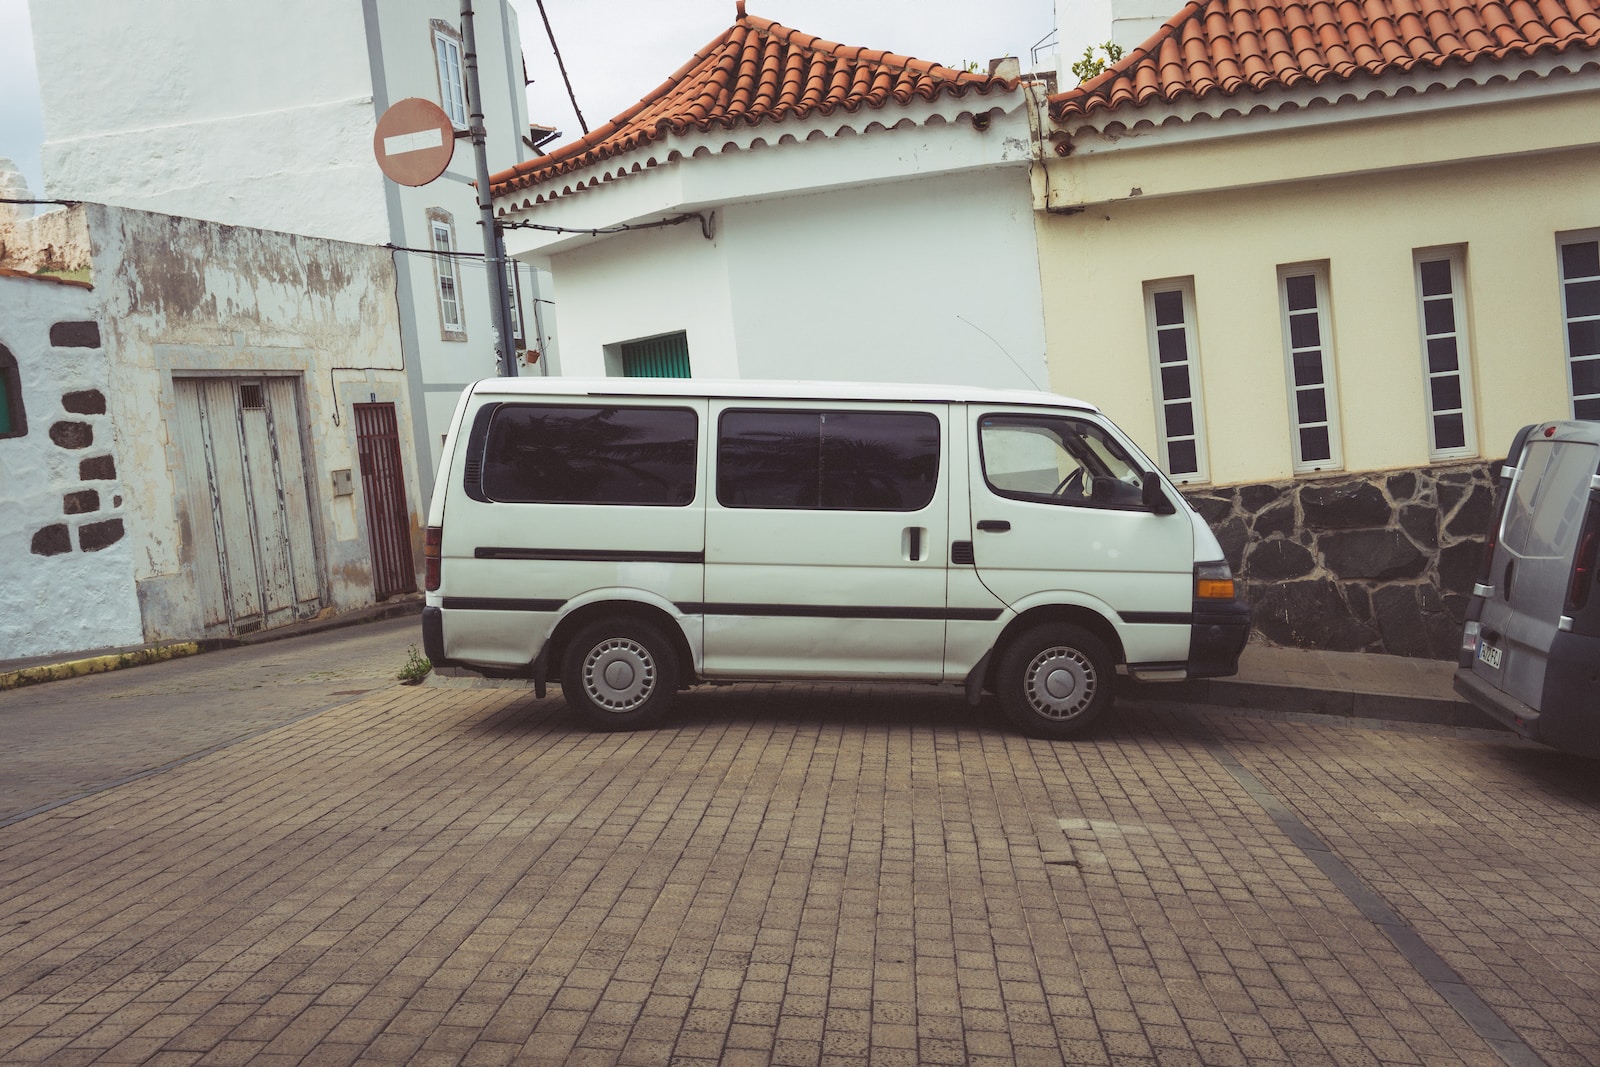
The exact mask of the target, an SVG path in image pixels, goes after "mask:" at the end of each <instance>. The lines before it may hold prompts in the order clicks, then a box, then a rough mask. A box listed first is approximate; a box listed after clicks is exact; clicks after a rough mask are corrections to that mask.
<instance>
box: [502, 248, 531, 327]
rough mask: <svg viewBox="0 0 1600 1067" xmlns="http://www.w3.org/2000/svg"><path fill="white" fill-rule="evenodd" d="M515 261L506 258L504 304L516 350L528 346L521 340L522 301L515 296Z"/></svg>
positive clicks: (516, 279)
mask: <svg viewBox="0 0 1600 1067" xmlns="http://www.w3.org/2000/svg"><path fill="white" fill-rule="evenodd" d="M518 280H519V279H518V278H517V261H516V260H515V259H512V258H511V257H510V256H507V257H506V303H507V305H508V306H509V308H510V310H511V339H512V340H513V341H515V342H516V347H517V348H518V349H524V348H527V347H528V346H527V345H526V344H524V343H523V340H522V300H521V298H520V297H519V296H518V295H517V282H518Z"/></svg>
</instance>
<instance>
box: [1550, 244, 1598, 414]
mask: <svg viewBox="0 0 1600 1067" xmlns="http://www.w3.org/2000/svg"><path fill="white" fill-rule="evenodd" d="M1584 244H1594V245H1600V230H1577V231H1574V232H1572V233H1558V234H1556V284H1557V285H1559V286H1560V287H1561V350H1562V352H1563V354H1565V356H1566V366H1565V367H1564V373H1565V375H1566V380H1567V383H1566V392H1567V414H1568V415H1569V416H1570V417H1571V418H1574V419H1581V418H1585V417H1587V418H1589V419H1594V418H1596V417H1597V413H1596V411H1594V410H1593V409H1595V408H1600V393H1579V392H1578V391H1577V389H1576V388H1575V385H1576V383H1575V382H1574V381H1573V375H1572V372H1573V370H1574V368H1575V367H1576V366H1577V365H1578V364H1579V363H1583V364H1585V365H1589V364H1593V363H1596V362H1600V355H1592V354H1589V353H1585V354H1583V355H1580V356H1575V355H1573V352H1572V327H1573V325H1574V324H1577V323H1584V324H1588V323H1600V315H1574V314H1573V313H1572V309H1571V307H1570V306H1569V305H1568V296H1569V295H1570V294H1569V288H1568V287H1569V286H1570V285H1573V284H1586V283H1591V282H1595V281H1600V276H1591V275H1587V274H1580V275H1577V276H1575V277H1571V278H1569V277H1567V264H1566V256H1565V252H1564V250H1565V249H1566V248H1567V247H1568V246H1569V245H1584ZM1597 254H1600V249H1597ZM1595 328H1596V329H1600V326H1596V327H1595ZM1580 403H1582V404H1583V406H1584V411H1585V415H1580V414H1578V406H1579V404H1580Z"/></svg>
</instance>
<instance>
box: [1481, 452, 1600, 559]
mask: <svg viewBox="0 0 1600 1067" xmlns="http://www.w3.org/2000/svg"><path fill="white" fill-rule="evenodd" d="M1597 460H1600V449H1596V448H1595V447H1594V446H1593V445H1586V444H1581V443H1577V442H1562V443H1560V444H1559V445H1558V444H1557V443H1555V442H1552V441H1530V442H1528V445H1527V448H1526V450H1525V451H1524V453H1523V458H1522V469H1521V471H1520V472H1519V473H1518V474H1517V481H1516V485H1515V486H1514V487H1513V488H1512V490H1511V497H1512V501H1511V506H1510V507H1508V508H1507V509H1506V520H1505V524H1506V525H1505V531H1504V533H1503V534H1502V536H1501V538H1500V541H1501V544H1503V545H1505V547H1506V551H1508V552H1511V553H1513V554H1515V555H1517V556H1519V557H1522V558H1523V559H1554V558H1560V557H1563V556H1564V555H1565V554H1566V553H1567V552H1568V551H1570V550H1571V548H1572V545H1573V543H1574V542H1575V541H1576V539H1577V529H1578V525H1579V524H1580V523H1581V522H1583V516H1584V509H1585V508H1586V507H1587V506H1588V502H1589V494H1588V493H1587V492H1586V491H1585V487H1586V486H1587V484H1588V482H1589V479H1590V478H1592V477H1594V474H1595V467H1596V461H1597Z"/></svg>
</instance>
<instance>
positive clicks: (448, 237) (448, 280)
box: [428, 219, 467, 340]
mask: <svg viewBox="0 0 1600 1067" xmlns="http://www.w3.org/2000/svg"><path fill="white" fill-rule="evenodd" d="M428 232H429V234H430V235H431V243H432V246H433V251H434V256H433V274H434V282H435V289H436V291H437V292H438V294H439V328H440V330H441V331H442V332H443V334H444V337H445V339H446V340H466V335H467V327H466V325H465V323H464V318H465V316H464V315H463V314H462V309H461V272H460V271H458V270H456V259H455V255H454V253H455V250H456V230H455V226H453V225H452V224H450V223H449V222H446V221H444V220H442V219H429V220H428Z"/></svg>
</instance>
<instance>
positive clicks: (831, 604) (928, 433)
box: [705, 400, 999, 681]
mask: <svg viewBox="0 0 1600 1067" xmlns="http://www.w3.org/2000/svg"><path fill="white" fill-rule="evenodd" d="M713 418H714V419H715V420H716V426H717V432H718V438H717V444H716V446H715V448H716V455H717V473H716V476H715V477H714V479H713V483H714V484H713V485H712V487H711V488H712V490H713V496H712V499H711V501H710V503H709V504H708V506H707V509H706V520H705V528H706V535H705V537H706V540H705V544H706V557H705V558H706V568H705V589H706V595H705V599H706V604H705V616H706V620H705V625H706V633H705V668H706V672H707V673H708V674H710V675H713V676H716V677H722V678H737V677H769V678H770V677H785V676H790V677H804V676H814V675H826V676H832V677H837V678H852V677H855V678H865V679H917V680H934V681H937V680H939V679H940V678H941V677H942V676H943V671H944V637H945V617H946V611H945V566H944V545H945V543H946V542H947V541H948V539H949V537H948V532H949V479H948V477H947V475H946V471H947V470H948V469H949V458H948V446H947V444H946V432H945V426H946V421H947V416H946V408H945V405H942V404H931V403H929V404H905V405H895V406H893V407H887V408H886V407H885V406H884V405H882V404H877V405H873V404H867V403H852V402H848V401H841V402H837V403H829V404H827V405H826V406H825V407H822V406H817V405H813V404H807V403H799V402H790V403H783V402H776V401H775V402H772V403H770V404H767V403H765V402H763V403H761V404H752V403H751V402H749V401H742V400H741V401H724V402H721V403H714V404H713ZM993 614H996V615H998V614H999V613H998V612H994V613H993Z"/></svg>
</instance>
